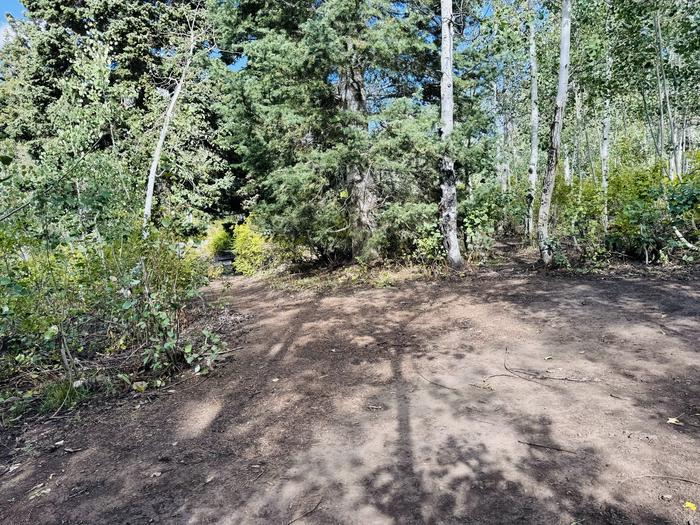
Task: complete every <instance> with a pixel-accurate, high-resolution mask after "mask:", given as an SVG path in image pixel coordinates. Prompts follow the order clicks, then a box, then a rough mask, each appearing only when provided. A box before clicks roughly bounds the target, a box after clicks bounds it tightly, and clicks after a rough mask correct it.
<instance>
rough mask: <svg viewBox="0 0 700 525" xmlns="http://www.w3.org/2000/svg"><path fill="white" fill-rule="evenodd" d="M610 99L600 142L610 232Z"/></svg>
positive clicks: (604, 203)
mask: <svg viewBox="0 0 700 525" xmlns="http://www.w3.org/2000/svg"><path fill="white" fill-rule="evenodd" d="M611 118H612V117H611V115H610V99H609V98H606V99H605V116H604V117H603V136H602V140H601V141H600V169H601V174H602V175H601V186H602V189H603V229H604V230H605V231H606V232H607V231H608V222H609V219H608V176H609V173H610V122H611Z"/></svg>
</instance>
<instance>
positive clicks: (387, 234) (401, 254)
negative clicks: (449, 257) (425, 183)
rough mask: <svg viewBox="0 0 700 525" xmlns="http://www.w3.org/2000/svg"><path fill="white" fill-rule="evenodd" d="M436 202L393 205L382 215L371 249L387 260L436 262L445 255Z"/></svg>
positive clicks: (370, 243)
mask: <svg viewBox="0 0 700 525" xmlns="http://www.w3.org/2000/svg"><path fill="white" fill-rule="evenodd" d="M437 214H438V209H437V205H436V204H432V203H420V202H407V203H401V204H398V203H396V204H392V205H391V206H389V207H388V208H387V209H386V210H384V212H383V213H382V214H381V215H380V216H379V220H378V225H377V229H376V231H375V232H374V235H373V236H372V238H371V239H370V242H369V249H370V250H372V251H374V252H376V253H377V254H379V256H380V257H382V258H384V259H392V258H396V259H405V260H410V261H413V262H417V263H420V264H434V263H437V262H441V261H443V260H444V257H445V250H444V248H443V243H442V234H441V233H440V229H439V227H438V215H437Z"/></svg>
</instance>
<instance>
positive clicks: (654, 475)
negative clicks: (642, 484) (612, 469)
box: [620, 474, 700, 485]
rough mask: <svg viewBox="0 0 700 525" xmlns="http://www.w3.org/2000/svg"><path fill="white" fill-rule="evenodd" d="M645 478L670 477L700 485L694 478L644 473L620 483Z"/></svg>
mask: <svg viewBox="0 0 700 525" xmlns="http://www.w3.org/2000/svg"><path fill="white" fill-rule="evenodd" d="M643 478H657V479H668V480H671V481H682V482H683V483H690V484H691V485H700V481H695V480H693V479H687V478H677V477H676V476H659V475H656V474H644V475H643V476H635V477H633V478H627V479H625V480H623V481H621V482H620V483H627V482H628V481H634V480H636V479H643Z"/></svg>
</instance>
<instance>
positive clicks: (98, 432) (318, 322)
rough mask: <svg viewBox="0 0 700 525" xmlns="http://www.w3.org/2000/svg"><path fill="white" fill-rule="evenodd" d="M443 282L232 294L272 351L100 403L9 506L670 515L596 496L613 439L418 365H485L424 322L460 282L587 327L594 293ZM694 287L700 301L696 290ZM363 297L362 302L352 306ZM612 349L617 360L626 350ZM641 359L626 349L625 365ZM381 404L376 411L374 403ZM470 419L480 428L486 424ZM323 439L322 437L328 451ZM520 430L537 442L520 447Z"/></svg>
mask: <svg viewBox="0 0 700 525" xmlns="http://www.w3.org/2000/svg"><path fill="white" fill-rule="evenodd" d="M445 286H446V288H443V289H442V290H435V289H433V290H429V292H431V293H424V292H425V288H426V286H423V287H420V286H419V287H418V291H416V287H414V286H406V287H405V288H397V289H392V290H386V291H382V292H377V291H371V290H370V291H360V292H354V291H344V292H342V293H338V294H334V295H333V296H332V297H327V296H324V295H321V294H312V295H311V296H306V297H299V298H297V297H295V296H292V297H290V295H294V294H288V293H286V292H280V291H275V290H270V289H269V288H267V287H265V286H264V284H260V283H256V284H254V285H250V286H247V287H245V288H243V289H238V290H236V291H235V293H236V301H237V302H238V304H250V305H252V306H251V307H250V309H251V311H253V314H254V315H255V316H256V323H257V325H258V328H257V331H258V334H257V335H256V334H253V343H254V344H255V345H257V346H256V348H258V350H256V351H255V352H252V351H246V352H244V353H242V354H241V355H240V356H238V355H236V356H235V357H234V359H233V361H232V362H231V363H229V364H228V365H227V367H226V368H225V369H224V370H222V371H221V372H220V373H218V374H217V375H215V376H214V377H212V378H211V379H207V380H206V383H202V384H194V385H185V386H184V387H182V389H180V388H178V389H177V390H178V392H177V393H176V394H174V395H173V396H170V397H169V396H168V395H166V394H163V395H158V396H155V397H154V398H153V399H152V402H151V403H146V404H144V405H143V406H141V407H139V408H138V409H137V408H135V407H134V406H130V405H127V406H125V407H121V409H120V410H115V411H114V413H113V414H110V415H109V416H107V417H108V418H111V420H109V419H108V420H105V421H104V422H103V423H96V422H95V418H94V417H93V419H90V416H86V417H87V419H86V421H87V422H86V424H85V425H84V426H83V427H78V428H76V429H74V430H73V432H72V434H69V436H68V439H69V441H67V442H70V444H71V446H75V448H82V449H83V450H82V451H80V452H77V453H75V454H62V453H61V452H60V451H59V452H58V453H57V454H56V453H52V454H53V455H48V454H47V455H45V456H43V457H41V458H40V459H39V460H38V461H35V462H34V463H31V461H30V462H29V464H30V465H31V466H27V469H28V471H27V472H26V476H25V477H24V478H23V479H22V480H21V481H18V482H17V483H16V484H15V485H14V486H13V487H12V490H11V491H10V492H11V494H10V492H8V498H6V499H9V498H10V497H13V498H16V499H15V501H14V502H12V503H11V504H10V509H9V510H11V512H10V513H8V514H7V515H8V516H10V515H11V516H12V517H13V523H16V524H20V523H32V524H34V523H60V522H62V521H64V522H70V523H148V522H149V521H151V520H154V521H157V520H160V521H161V522H165V523H188V524H190V523H203V522H207V523H288V522H289V521H291V520H293V519H294V518H296V517H299V516H302V515H303V514H304V513H306V512H308V511H312V512H310V513H309V514H308V515H307V516H306V517H304V519H303V520H300V521H299V522H298V523H319V524H326V523H358V522H362V523H396V524H432V523H446V524H449V523H455V524H457V523H460V524H462V523H475V524H476V523H478V524H482V523H499V524H500V523H542V524H545V523H546V524H551V523H562V522H563V521H562V520H564V519H570V520H571V521H575V522H576V523H586V524H588V523H610V524H626V523H667V521H664V518H663V517H661V516H659V515H657V514H655V513H654V512H653V511H650V510H646V509H640V508H639V507H638V506H630V505H628V504H627V502H626V500H625V498H624V493H623V492H622V491H617V490H615V489H612V488H609V490H608V491H607V495H606V497H600V496H598V495H597V494H596V492H595V490H594V489H595V488H596V487H597V486H598V485H600V484H601V483H603V481H602V479H601V477H602V474H603V472H604V471H605V468H606V465H605V464H604V459H603V458H604V457H605V456H604V451H601V450H596V449H594V448H592V447H586V446H583V447H581V446H575V445H574V446H572V445H571V444H566V443H559V442H558V441H557V440H556V438H555V432H554V431H553V428H552V427H553V425H552V421H551V420H550V419H548V418H543V417H538V416H535V415H533V413H518V411H517V410H516V409H515V408H513V407H509V406H508V405H507V404H497V403H496V401H497V400H496V397H497V395H496V394H494V393H493V392H489V391H487V390H476V389H472V388H471V387H469V386H467V385H459V386H460V389H461V390H460V392H455V391H454V389H452V387H450V388H444V386H439V385H437V384H430V382H429V379H430V377H431V376H429V375H427V374H428V372H426V371H424V373H423V376H425V377H422V376H421V377H422V378H421V377H418V376H417V375H416V376H414V375H412V374H411V373H410V370H412V368H411V367H412V366H414V365H415V364H416V363H417V362H419V363H424V362H432V361H428V359H429V358H435V359H438V358H439V359H443V360H447V361H445V362H447V363H448V364H449V365H450V366H457V365H455V363H460V365H459V366H462V367H473V370H472V372H473V374H476V375H486V374H487V373H489V370H488V369H487V367H486V365H482V364H479V362H478V361H479V358H480V357H481V355H480V354H479V353H478V352H479V351H480V349H479V348H475V345H476V343H475V342H474V341H472V340H469V339H468V338H467V339H466V340H465V341H464V342H463V343H460V346H459V347H449V348H445V349H442V350H440V352H442V353H441V354H440V356H438V355H437V353H434V352H433V351H432V350H431V349H430V348H431V347H432V345H433V344H434V343H435V340H436V338H438V337H440V336H441V335H442V334H443V333H444V332H445V331H448V332H449V331H451V330H455V328H454V327H452V326H443V325H438V326H424V325H423V324H422V319H424V318H425V317H426V316H429V315H433V314H435V315H437V314H438V313H439V312H441V311H443V310H444V309H448V310H449V309H451V308H453V307H454V305H455V304H457V302H458V301H459V300H460V296H461V295H462V294H467V293H468V294H469V300H470V301H473V302H479V301H481V302H482V303H484V304H490V303H510V304H511V305H513V306H515V307H517V308H526V311H527V315H524V316H523V322H524V323H532V324H535V323H539V322H540V318H538V317H537V316H544V315H548V314H549V313H551V312H552V311H556V312H557V313H558V314H559V315H561V316H563V317H564V321H565V322H568V323H571V325H572V330H573V331H576V324H575V323H576V322H577V319H578V316H577V308H578V307H580V306H581V304H580V300H579V299H577V298H575V297H571V296H569V295H567V293H566V290H564V291H562V290H559V291H557V290H555V289H554V288H550V290H549V291H547V293H545V294H544V295H537V296H536V300H529V297H530V296H531V295H532V291H533V290H535V289H537V286H538V283H534V284H533V283H532V282H528V281H523V283H522V284H521V285H518V284H517V283H514V282H510V283H499V282H497V281H495V282H494V283H492V286H486V287H480V288H479V289H478V290H476V291H475V290H472V289H471V285H469V284H467V285H452V284H448V285H445ZM549 286H552V285H551V284H550V285H549ZM580 286H583V287H587V286H588V287H590V289H588V290H587V293H588V294H589V295H588V299H586V300H587V301H596V305H597V306H599V307H600V308H604V309H606V311H609V310H611V309H613V308H616V307H617V306H616V304H617V302H616V298H618V297H619V295H620V293H619V292H620V291H621V290H617V291H613V293H611V294H610V295H609V296H606V295H605V293H608V292H605V293H603V292H601V291H600V290H598V289H596V288H595V285H594V284H590V283H588V282H584V283H583V284H580ZM663 290H664V289H663V288H659V289H656V290H655V289H653V286H652V288H651V289H646V291H644V290H636V291H632V292H630V293H629V294H628V297H627V301H628V302H627V303H626V304H625V305H623V306H622V309H623V310H624V311H625V312H626V313H627V315H628V316H629V317H630V319H632V320H633V321H635V322H636V321H640V320H641V321H644V322H647V321H649V322H651V320H654V319H655V317H654V316H653V315H652V314H649V313H644V312H642V313H635V311H634V309H635V308H636V307H637V306H639V304H643V303H644V301H645V300H649V301H652V300H653V301H656V300H657V297H658V296H659V295H660V294H663ZM438 292H440V293H438ZM683 293H685V294H687V297H686V298H685V299H688V300H689V298H690V297H692V295H693V294H692V293H691V292H690V291H685V292H683V291H681V292H679V294H683ZM354 294H356V295H357V297H359V298H360V299H359V300H358V301H357V302H358V303H359V304H355V303H353V304H352V305H349V304H347V303H346V302H344V300H345V299H348V298H350V297H351V296H353V295H354ZM685 299H684V300H685ZM669 301H670V299H664V300H661V301H660V303H661V307H660V308H661V309H662V311H663V312H665V313H666V314H667V317H670V319H667V318H664V323H676V321H678V322H681V321H682V320H683V319H685V318H687V316H688V315H692V314H693V311H694V310H693V308H692V307H689V306H684V307H683V308H681V309H680V310H678V309H677V308H676V310H675V312H676V313H675V314H673V313H672V312H673V310H672V305H671V304H670V303H669ZM403 304H406V307H405V308H404V307H402V306H401V305H403ZM635 305H637V306H635ZM404 310H406V312H404ZM604 315H605V311H604V312H601V319H602V321H601V323H603V324H602V326H605V319H604ZM675 326H676V325H675V324H673V327H675ZM457 328H459V329H460V330H465V331H466V332H465V333H469V330H470V329H473V328H475V327H474V326H472V325H471V324H469V323H466V322H465V324H464V326H460V327H457ZM256 337H257V339H256ZM541 337H542V339H543V340H544V339H545V338H546V334H544V335H542V336H541ZM686 337H688V338H689V337H690V336H689V335H688V334H686V333H685V332H684V333H683V338H681V339H679V340H678V341H677V342H678V344H679V345H680V344H683V345H687V344H688V342H687V340H686V339H685V338H686ZM685 351H686V352H687V351H688V350H687V349H686V350H685ZM599 359H600V361H602V362H605V363H607V364H608V365H609V366H611V367H612V368H613V369H614V368H615V366H614V365H615V364H616V361H615V359H617V358H616V357H615V356H607V355H602V356H601V357H600V358H599ZM629 359H632V358H631V357H629V355H627V356H624V359H623V360H622V361H621V362H623V363H624V364H625V366H627V364H626V361H627V360H629ZM500 360H501V354H500V351H499V355H498V356H497V357H496V358H495V359H493V356H492V362H495V363H496V364H497V365H498V369H499V371H500ZM646 360H647V361H648V362H650V363H653V362H654V358H653V357H651V356H650V357H648V358H647V359H646ZM674 362H675V361H673V360H671V361H669V363H668V364H669V365H673V363H674ZM611 363H612V364H611ZM407 371H408V373H407ZM455 371H458V370H455ZM620 373H621V372H620ZM692 373H696V374H697V368H695V369H688V370H687V372H685V373H684V376H683V377H690V378H691V379H692V375H689V374H692ZM409 374H410V375H409ZM695 377H697V376H695ZM507 380H508V381H522V380H518V379H507ZM628 382H629V381H628ZM625 384H627V383H625ZM452 386H454V385H452ZM636 386H637V389H636V390H635V391H634V392H633V394H627V395H628V396H629V399H628V400H627V402H629V403H632V404H633V405H634V406H638V407H642V408H644V410H646V411H658V412H669V413H671V412H670V411H672V410H675V409H683V410H686V409H687V408H689V407H692V406H694V405H693V398H694V397H695V396H696V395H697V394H698V390H697V382H696V383H695V384H694V385H692V384H691V385H688V383H687V382H685V380H683V381H680V382H679V381H675V380H672V379H668V378H663V377H659V378H658V379H655V380H654V381H652V382H645V383H641V382H640V383H639V384H637V385H636ZM586 387H587V388H591V389H592V388H598V384H593V385H586ZM533 388H541V389H542V391H545V390H546V391H547V392H548V393H549V394H548V395H560V396H563V397H564V399H569V398H570V399H573V398H575V396H577V395H578V392H577V391H572V390H571V389H569V388H568V387H567V386H565V385H559V384H552V385H548V386H537V387H534V386H533ZM504 391H505V387H504ZM499 394H500V393H499ZM567 396H569V397H567ZM417 399H420V400H421V402H422V404H421V405H417ZM681 400H682V401H683V402H682V403H680V401H681ZM654 403H656V405H654ZM375 405H376V406H377V407H380V409H379V411H378V412H377V413H376V414H374V413H372V412H370V411H371V410H374V406H375ZM383 405H386V406H383ZM681 405H682V406H681ZM368 407H370V408H368ZM426 407H427V408H426ZM426 410H435V411H437V410H442V411H444V415H443V417H444V418H446V419H449V418H452V419H454V420H456V421H458V422H459V423H460V425H459V426H456V427H455V428H458V429H460V431H455V430H454V429H452V428H448V429H446V430H444V431H438V430H435V431H434V432H433V433H432V434H430V436H433V437H432V439H431V440H429V441H423V440H424V439H426V438H425V435H426V432H425V428H424V427H425V425H426V419H425V418H426V413H425V412H426ZM673 414H674V415H677V414H676V413H675V412H673ZM485 418H489V420H490V421H489V422H488V425H486V426H485V423H484V422H483V421H481V420H483V419H485ZM471 425H473V426H474V427H475V428H476V427H477V426H479V425H481V426H479V427H478V428H479V429H478V431H477V430H474V431H473V432H472V431H471V430H470V426H471ZM419 427H420V428H421V429H422V434H420V436H419V437H417V431H416V429H417V428H419ZM464 429H466V430H464ZM485 429H490V430H485ZM462 430H464V431H462ZM674 430H675V429H674ZM380 431H381V432H385V433H386V435H387V436H388V437H387V439H383V437H382V440H381V443H379V444H377V445H376V448H375V449H373V448H371V446H369V445H367V442H369V441H371V439H372V433H374V432H380ZM678 431H679V432H685V433H686V434H687V433H689V432H690V431H691V430H689V429H688V427H686V428H683V429H678ZM323 432H327V433H328V435H322V434H323ZM503 435H506V436H507V440H508V441H509V443H510V445H509V447H510V448H508V449H506V450H509V451H510V450H515V451H516V453H512V454H510V453H509V454H510V455H509V454H505V453H504V452H503V450H504V449H503V448H501V449H499V448H498V447H497V446H496V444H497V442H498V440H499V438H502V436H503ZM382 436H383V435H382ZM47 439H48V440H53V439H54V435H53V434H51V435H49V436H48V437H47ZM322 439H325V441H323V444H324V446H325V447H326V448H324V447H323V446H319V442H320V441H321V440H322ZM336 439H337V441H336ZM514 440H519V441H521V442H524V443H521V444H520V445H518V446H519V447H520V448H517V449H514V448H513V447H512V445H513V443H512V442H513V441H514ZM73 443H75V445H73ZM173 443H177V445H174V444H173ZM525 443H533V444H535V445H528V444H525ZM363 447H365V448H364V449H363ZM547 447H549V448H547ZM556 449H561V450H556ZM365 450H369V451H370V452H372V454H365V453H364V451H365ZM358 451H359V452H358ZM363 454H364V455H363ZM63 470H65V472H66V473H67V475H66V476H65V477H60V476H59V478H58V479H61V480H62V483H63V485H62V486H53V485H51V486H52V487H53V489H54V491H53V492H52V493H50V494H46V495H44V496H41V497H37V498H35V499H33V500H31V501H27V496H26V495H27V494H28V492H27V491H29V490H30V489H31V488H32V487H33V486H36V485H37V484H38V483H49V482H48V481H46V480H47V479H49V476H50V474H52V473H57V472H61V471H63ZM156 474H157V475H156ZM4 481H5V480H0V482H4ZM49 484H50V483H49ZM46 486H49V485H46ZM27 507H29V510H27ZM5 508H6V507H5V501H2V502H0V510H3V511H4V510H5ZM631 509H632V510H631ZM571 521H567V522H566V523H567V524H568V523H571Z"/></svg>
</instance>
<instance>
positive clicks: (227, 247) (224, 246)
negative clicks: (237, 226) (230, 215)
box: [202, 221, 233, 257]
mask: <svg viewBox="0 0 700 525" xmlns="http://www.w3.org/2000/svg"><path fill="white" fill-rule="evenodd" d="M232 243H233V235H232V234H231V231H230V230H229V229H227V228H226V225H225V224H224V222H223V221H217V222H215V223H213V224H211V225H210V226H209V228H207V234H206V237H205V238H204V242H203V243H202V247H203V249H204V253H206V254H207V255H209V256H210V257H216V256H220V255H225V254H226V253H228V252H230V251H231V246H232Z"/></svg>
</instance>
